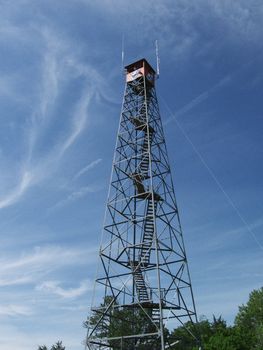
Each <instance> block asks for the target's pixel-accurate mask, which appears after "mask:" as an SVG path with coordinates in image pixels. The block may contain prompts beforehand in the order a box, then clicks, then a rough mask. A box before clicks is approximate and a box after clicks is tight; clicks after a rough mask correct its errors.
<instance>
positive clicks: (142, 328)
mask: <svg viewBox="0 0 263 350" xmlns="http://www.w3.org/2000/svg"><path fill="white" fill-rule="evenodd" d="M109 306H110V307H109ZM108 307H109V308H108ZM107 308H108V312H107V317H104V318H103V320H102V321H101V322H100V323H98V321H99V320H100V319H101V314H102V310H104V311H105V310H106V309H107ZM147 312H149V310H147V309H145V310H142V309H141V308H140V307H133V308H127V307H121V306H120V305H119V304H118V302H117V301H113V298H112V297H111V296H106V297H105V298H104V301H103V303H102V304H101V305H100V307H99V308H98V309H96V310H94V311H93V314H92V315H91V317H90V320H89V322H88V321H86V322H84V327H88V326H89V324H90V325H91V326H95V325H96V324H97V323H98V326H97V328H96V329H95V330H94V335H95V336H97V337H99V338H104V337H107V338H111V337H121V336H122V335H124V334H125V335H133V334H139V333H142V334H144V333H153V332H156V327H155V325H154V324H153V323H152V322H151V321H150V319H149V317H148V315H147ZM168 333H169V332H168V330H165V334H166V336H168ZM141 342H143V343H141ZM109 344H110V346H111V347H112V348H113V349H119V347H120V340H110V341H109ZM134 346H135V345H134V340H132V339H122V347H123V349H125V350H134ZM159 348H160V340H159V339H157V340H156V339H155V340H153V341H149V343H145V341H144V340H142V339H140V338H139V339H137V340H136V350H137V349H138V350H155V349H159Z"/></svg>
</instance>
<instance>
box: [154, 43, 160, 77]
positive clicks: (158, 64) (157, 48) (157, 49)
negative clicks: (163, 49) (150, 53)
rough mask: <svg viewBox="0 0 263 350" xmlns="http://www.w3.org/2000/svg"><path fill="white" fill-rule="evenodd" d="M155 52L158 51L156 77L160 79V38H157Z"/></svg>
mask: <svg viewBox="0 0 263 350" xmlns="http://www.w3.org/2000/svg"><path fill="white" fill-rule="evenodd" d="M155 53H156V79H158V78H159V76H160V58H159V47H158V40H155Z"/></svg>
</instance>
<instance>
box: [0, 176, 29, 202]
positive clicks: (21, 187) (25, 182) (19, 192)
mask: <svg viewBox="0 0 263 350" xmlns="http://www.w3.org/2000/svg"><path fill="white" fill-rule="evenodd" d="M32 180H33V177H32V174H30V173H29V172H28V171H25V172H24V173H23V174H22V178H21V180H20V182H19V184H18V185H17V186H16V188H15V189H14V190H13V191H11V192H10V193H8V194H6V195H5V196H4V198H2V199H0V209H2V208H5V207H8V206H10V205H12V204H14V203H16V202H17V201H18V200H19V199H20V198H21V197H22V196H23V194H24V193H25V192H26V190H27V189H28V188H29V187H30V185H31V184H32Z"/></svg>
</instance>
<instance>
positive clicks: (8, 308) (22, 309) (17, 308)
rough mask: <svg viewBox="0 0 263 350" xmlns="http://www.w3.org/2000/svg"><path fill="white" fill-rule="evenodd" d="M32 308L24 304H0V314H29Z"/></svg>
mask: <svg viewBox="0 0 263 350" xmlns="http://www.w3.org/2000/svg"><path fill="white" fill-rule="evenodd" d="M31 314H32V310H31V309H30V308H29V307H27V306H25V305H18V304H9V305H0V316H30V315H31Z"/></svg>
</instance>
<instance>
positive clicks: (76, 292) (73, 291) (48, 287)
mask: <svg viewBox="0 0 263 350" xmlns="http://www.w3.org/2000/svg"><path fill="white" fill-rule="evenodd" d="M36 289H37V290H38V291H44V292H46V293H51V294H55V295H57V296H59V297H62V298H76V297H79V296H81V295H83V294H85V293H86V292H87V291H89V290H91V289H92V283H91V282H90V281H82V282H81V283H80V286H79V287H77V288H68V289H65V288H62V287H61V286H60V282H59V281H45V282H43V283H41V284H39V285H37V286H36Z"/></svg>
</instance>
